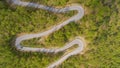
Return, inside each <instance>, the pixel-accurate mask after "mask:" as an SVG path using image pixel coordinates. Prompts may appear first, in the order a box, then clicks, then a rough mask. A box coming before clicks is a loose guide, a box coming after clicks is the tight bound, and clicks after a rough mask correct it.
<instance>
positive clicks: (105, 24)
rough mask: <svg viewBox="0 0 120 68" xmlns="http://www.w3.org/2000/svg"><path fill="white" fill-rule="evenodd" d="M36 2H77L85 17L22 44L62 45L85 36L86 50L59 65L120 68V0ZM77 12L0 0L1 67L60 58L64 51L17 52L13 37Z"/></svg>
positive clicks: (47, 0) (34, 67)
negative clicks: (64, 11) (51, 52)
mask: <svg viewBox="0 0 120 68" xmlns="http://www.w3.org/2000/svg"><path fill="white" fill-rule="evenodd" d="M24 1H25V0H24ZM26 1H33V0H26ZM33 2H38V3H41V4H45V5H49V6H54V7H55V6H58V7H59V6H65V5H67V4H72V3H78V4H80V5H82V6H83V7H84V9H85V16H84V17H83V18H82V19H81V20H80V21H78V22H76V23H74V22H73V23H70V24H69V25H67V26H65V27H64V28H62V29H61V30H59V31H57V32H55V33H53V34H52V35H50V36H48V37H44V38H42V40H41V38H37V39H32V40H27V41H25V42H23V43H22V44H26V45H31V47H47V48H49V47H61V46H64V44H65V43H66V42H68V41H70V40H72V39H74V37H76V36H82V37H84V38H85V40H87V41H88V44H87V48H86V52H85V53H84V54H83V55H77V56H73V57H71V58H69V60H67V61H65V62H64V63H63V64H62V65H61V66H60V67H59V68H82V67H83V68H120V1H119V0H34V1H33ZM74 14H75V12H68V13H66V14H55V13H51V12H48V11H44V10H38V9H33V8H27V7H26V8H24V7H20V6H17V7H13V8H12V7H11V6H9V5H8V4H7V3H6V2H5V0H0V68H44V67H45V66H46V65H48V64H49V63H51V62H54V61H55V60H57V59H58V58H59V57H60V56H62V55H63V54H57V55H48V54H43V53H23V52H19V51H16V50H15V48H14V47H13V45H14V44H13V42H14V39H15V38H16V36H18V34H21V35H23V34H25V33H37V32H42V31H44V30H47V29H49V28H51V27H52V26H53V25H57V24H59V23H60V21H64V20H66V19H68V18H69V17H71V16H72V15H74ZM51 57H52V58H51Z"/></svg>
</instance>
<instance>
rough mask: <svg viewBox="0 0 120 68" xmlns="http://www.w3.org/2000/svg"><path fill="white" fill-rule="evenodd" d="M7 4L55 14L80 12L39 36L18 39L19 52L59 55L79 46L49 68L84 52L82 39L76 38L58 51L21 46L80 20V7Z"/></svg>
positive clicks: (17, 47) (28, 3)
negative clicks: (25, 41)
mask: <svg viewBox="0 0 120 68" xmlns="http://www.w3.org/2000/svg"><path fill="white" fill-rule="evenodd" d="M7 2H8V3H11V4H13V5H18V6H23V7H34V8H39V9H44V10H47V11H50V12H54V13H65V12H68V11H72V10H76V11H78V13H77V14H76V15H74V16H72V17H71V18H69V19H68V20H66V21H64V22H61V24H59V25H57V26H53V27H52V28H51V29H49V30H46V31H44V32H40V33H37V34H27V35H23V36H20V37H18V38H16V41H15V47H16V49H17V50H19V51H25V52H43V53H58V52H63V51H65V50H67V49H68V48H70V47H72V46H74V45H75V44H77V45H78V48H76V49H75V50H74V51H72V52H71V53H68V54H67V55H65V56H63V57H62V58H61V59H60V60H58V61H56V62H55V63H53V64H50V65H49V66H48V68H54V67H56V66H58V65H60V64H61V63H62V62H64V61H65V60H66V59H67V58H69V57H70V56H72V55H76V54H79V53H81V52H82V51H83V49H84V46H85V44H84V42H83V40H81V39H80V38H75V40H73V41H71V42H69V43H67V44H66V45H65V46H64V47H62V48H58V49H46V48H32V47H23V46H22V45H21V44H20V43H21V42H22V41H24V40H28V39H33V38H38V37H44V36H47V35H50V34H51V33H53V32H55V31H57V30H59V29H61V28H62V27H64V26H65V25H67V24H69V23H71V22H73V21H78V20H80V19H81V18H82V17H83V16H84V10H83V8H82V7H81V6H80V5H71V6H67V7H65V8H59V9H58V8H53V7H49V6H45V5H41V4H37V3H31V2H23V1H21V0H7Z"/></svg>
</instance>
